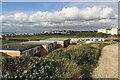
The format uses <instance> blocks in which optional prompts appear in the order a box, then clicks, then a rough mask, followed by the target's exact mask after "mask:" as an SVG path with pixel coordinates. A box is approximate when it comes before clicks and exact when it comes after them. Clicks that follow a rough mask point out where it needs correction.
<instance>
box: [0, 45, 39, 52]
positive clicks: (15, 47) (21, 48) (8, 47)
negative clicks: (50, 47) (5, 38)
mask: <svg viewBox="0 0 120 80" xmlns="http://www.w3.org/2000/svg"><path fill="white" fill-rule="evenodd" d="M37 46H41V45H38V44H4V45H2V50H16V51H25V50H27V49H31V48H34V47H37Z"/></svg>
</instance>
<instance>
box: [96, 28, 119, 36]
mask: <svg viewBox="0 0 120 80" xmlns="http://www.w3.org/2000/svg"><path fill="white" fill-rule="evenodd" d="M97 32H98V33H105V34H111V35H118V34H119V29H118V28H112V29H98V30H97Z"/></svg>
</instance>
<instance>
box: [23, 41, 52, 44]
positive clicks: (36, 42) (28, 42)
mask: <svg viewBox="0 0 120 80" xmlns="http://www.w3.org/2000/svg"><path fill="white" fill-rule="evenodd" d="M51 43H53V42H43V41H27V42H22V43H21V44H40V45H48V44H51Z"/></svg>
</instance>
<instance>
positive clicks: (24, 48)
mask: <svg viewBox="0 0 120 80" xmlns="http://www.w3.org/2000/svg"><path fill="white" fill-rule="evenodd" d="M40 47H41V45H38V44H37V45H30V44H27V45H24V44H4V45H2V50H0V53H3V54H6V55H9V56H20V55H22V56H41V54H40V53H41V52H40Z"/></svg>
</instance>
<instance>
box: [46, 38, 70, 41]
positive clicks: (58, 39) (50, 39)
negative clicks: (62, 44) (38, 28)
mask: <svg viewBox="0 0 120 80" xmlns="http://www.w3.org/2000/svg"><path fill="white" fill-rule="evenodd" d="M47 40H48V41H65V40H70V39H69V38H49V39H47Z"/></svg>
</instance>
